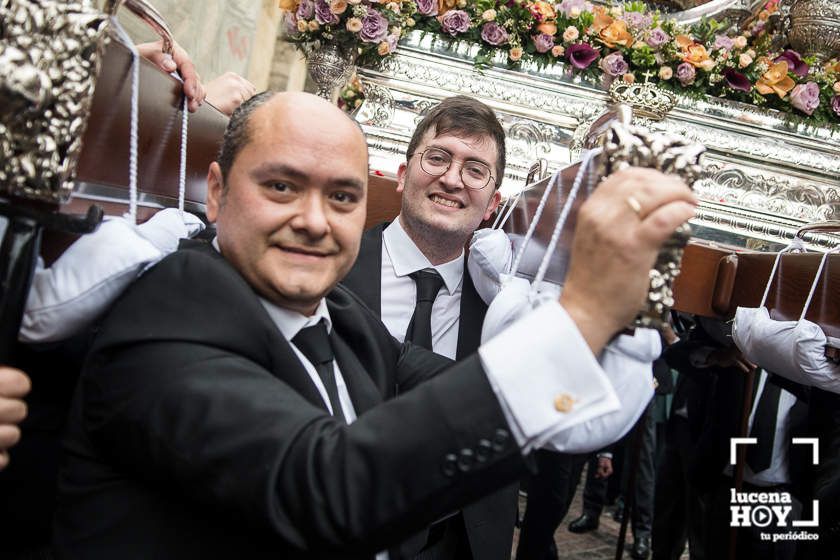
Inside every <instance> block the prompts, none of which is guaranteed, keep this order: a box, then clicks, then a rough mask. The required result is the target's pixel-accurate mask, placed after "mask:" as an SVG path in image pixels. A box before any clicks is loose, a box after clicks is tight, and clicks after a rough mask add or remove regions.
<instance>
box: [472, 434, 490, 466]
mask: <svg viewBox="0 0 840 560" xmlns="http://www.w3.org/2000/svg"><path fill="white" fill-rule="evenodd" d="M492 454H493V444H492V443H490V440H489V439H480V440H478V449H476V452H475V458H476V460H477V461H478V462H479V463H483V462H485V461H486V460H487V459H489V458H490V456H491V455H492Z"/></svg>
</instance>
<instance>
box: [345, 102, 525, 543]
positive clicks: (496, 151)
mask: <svg viewBox="0 0 840 560" xmlns="http://www.w3.org/2000/svg"><path fill="white" fill-rule="evenodd" d="M504 168H505V133H504V130H503V129H502V127H501V125H500V124H499V121H498V119H497V118H496V115H495V114H494V113H493V110H492V109H490V108H489V107H488V106H486V105H484V104H483V103H481V102H479V101H476V100H475V99H472V98H469V97H466V96H456V97H450V98H448V99H445V100H444V101H442V102H441V103H440V104H439V105H438V106H437V107H435V108H434V109H432V110H431V111H430V112H429V114H428V115H427V116H426V117H425V118H424V119H423V120H422V121H421V122H420V124H419V125H418V126H417V129H416V130H415V132H414V135H413V136H412V138H411V142H410V143H409V145H408V152H407V154H406V162H405V163H403V164H401V165H400V167H399V170H398V172H397V191H398V192H401V193H402V207H401V211H400V215H399V216H398V217H397V219H395V220H394V221H393V222H392V223H390V224H387V223H385V224H380V225H378V226H376V227H374V228H372V229H370V230H368V231H367V232H366V233H365V234H364V236H363V238H362V245H361V249H360V252H359V257H358V259H357V261H356V264H355V266H354V268H353V269H352V270H351V272H350V274H349V275H348V276H347V277H346V278H345V280H344V281H343V283H344V285H345V286H347V287H348V288H350V289H351V290H353V291H354V292H356V294H357V295H358V296H360V297H361V298H362V300H364V302H365V303H366V304H367V305H368V306H369V307H370V308H371V309H373V310H374V311H375V312H377V313H378V314H379V315H380V317H381V319H382V322H383V323H385V326H386V327H388V330H389V331H390V332H391V334H392V335H393V336H394V337H396V338H397V339H398V340H400V341H411V342H413V343H414V344H418V345H420V346H424V347H426V348H428V349H430V350H433V351H434V352H436V353H438V354H441V355H443V356H446V357H448V358H452V359H461V358H464V357H466V356H468V355H470V354H471V353H473V352H475V351H476V350H477V349H478V346H479V343H480V338H481V325H482V322H483V320H484V314H485V312H486V310H487V306H486V305H485V304H484V302H483V301H482V300H481V298H480V297H479V295H478V293H477V292H476V290H475V287H474V286H473V282H472V280H471V279H470V276H469V273H468V272H467V269H466V266H465V264H466V263H465V258H464V246H465V245H466V244H467V242H468V241H469V239H470V237H471V236H472V234H473V232H474V231H475V230H476V228H477V227H478V226H479V224H480V223H481V222H482V221H483V220H486V219H488V218H489V217H490V215H491V214H492V213H493V211H494V210H495V209H496V207H497V206H498V204H499V200H500V194H499V191H498V187H499V185H500V184H501V181H502V177H503V175H504ZM515 517H516V487H515V486H511V487H508V488H505V489H503V490H500V491H498V492H496V493H494V494H491V495H489V496H487V497H485V498H484V499H482V500H480V501H478V502H476V503H474V504H472V505H470V506H467V507H465V508H464V509H463V511H462V512H456V513H455V514H454V515H452V516H450V517H448V518H446V519H443V520H440V521H438V522H437V523H435V524H434V525H432V527H430V529H429V530H428V531H423V532H422V533H420V534H418V535H416V536H415V537H414V538H412V539H410V540H408V541H406V542H405V543H403V545H402V546H401V547H400V553H401V555H402V556H403V557H404V558H424V559H425V558H453V559H455V558H457V559H464V558H475V559H503V558H509V556H510V549H511V541H512V538H513V526H514V523H515Z"/></svg>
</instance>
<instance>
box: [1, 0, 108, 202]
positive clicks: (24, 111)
mask: <svg viewBox="0 0 840 560" xmlns="http://www.w3.org/2000/svg"><path fill="white" fill-rule="evenodd" d="M0 22H2V24H0V192H3V193H5V194H8V195H14V196H21V197H25V198H28V199H37V200H43V201H46V202H52V203H60V202H65V201H66V200H67V199H68V198H69V197H70V194H71V192H72V189H73V180H72V179H73V177H72V175H73V172H74V170H75V166H76V162H77V160H78V157H79V153H80V151H81V142H82V134H83V133H84V129H85V125H86V122H87V115H88V112H89V108H90V103H91V101H92V98H93V91H94V86H95V80H96V76H97V74H98V72H99V62H100V58H101V57H100V55H101V51H102V47H103V44H104V42H105V40H106V35H105V29H106V23H107V17H106V16H105V15H104V14H102V13H100V12H99V11H98V10H96V9H95V8H94V6H93V3H92V2H90V1H77V2H72V3H71V2H57V1H40V2H37V1H31V0H0Z"/></svg>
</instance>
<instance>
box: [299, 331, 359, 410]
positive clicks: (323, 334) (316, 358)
mask: <svg viewBox="0 0 840 560" xmlns="http://www.w3.org/2000/svg"><path fill="white" fill-rule="evenodd" d="M292 344H294V345H295V346H297V348H298V350H300V351H301V352H303V355H304V356H306V359H307V360H309V361H310V362H312V365H313V366H315V371H317V372H318V376H319V377H320V378H321V381H322V382H323V383H324V387H325V388H326V390H327V396H329V398H330V405H331V406H332V409H333V416H335V417H336V418H340V419H342V420H346V419H345V418H344V412H343V411H342V410H341V401H339V400H338V385H336V382H335V372H334V370H333V359H334V358H335V356H334V355H333V349H332V345H331V344H330V337H329V335H327V326H326V325H325V324H324V321H323V320H321V321H319V322H318V324H317V325H312V326H311V327H306V328H305V329H301V330H300V331H299V332H298V333H297V334H296V335H295V336H294V337H293V338H292Z"/></svg>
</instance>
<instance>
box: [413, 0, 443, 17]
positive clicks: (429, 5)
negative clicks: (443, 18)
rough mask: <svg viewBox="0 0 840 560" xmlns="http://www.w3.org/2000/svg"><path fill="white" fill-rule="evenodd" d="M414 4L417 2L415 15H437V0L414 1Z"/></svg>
mask: <svg viewBox="0 0 840 560" xmlns="http://www.w3.org/2000/svg"><path fill="white" fill-rule="evenodd" d="M416 2H417V13H419V14H423V15H424V16H436V15H438V3H437V0H416Z"/></svg>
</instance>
